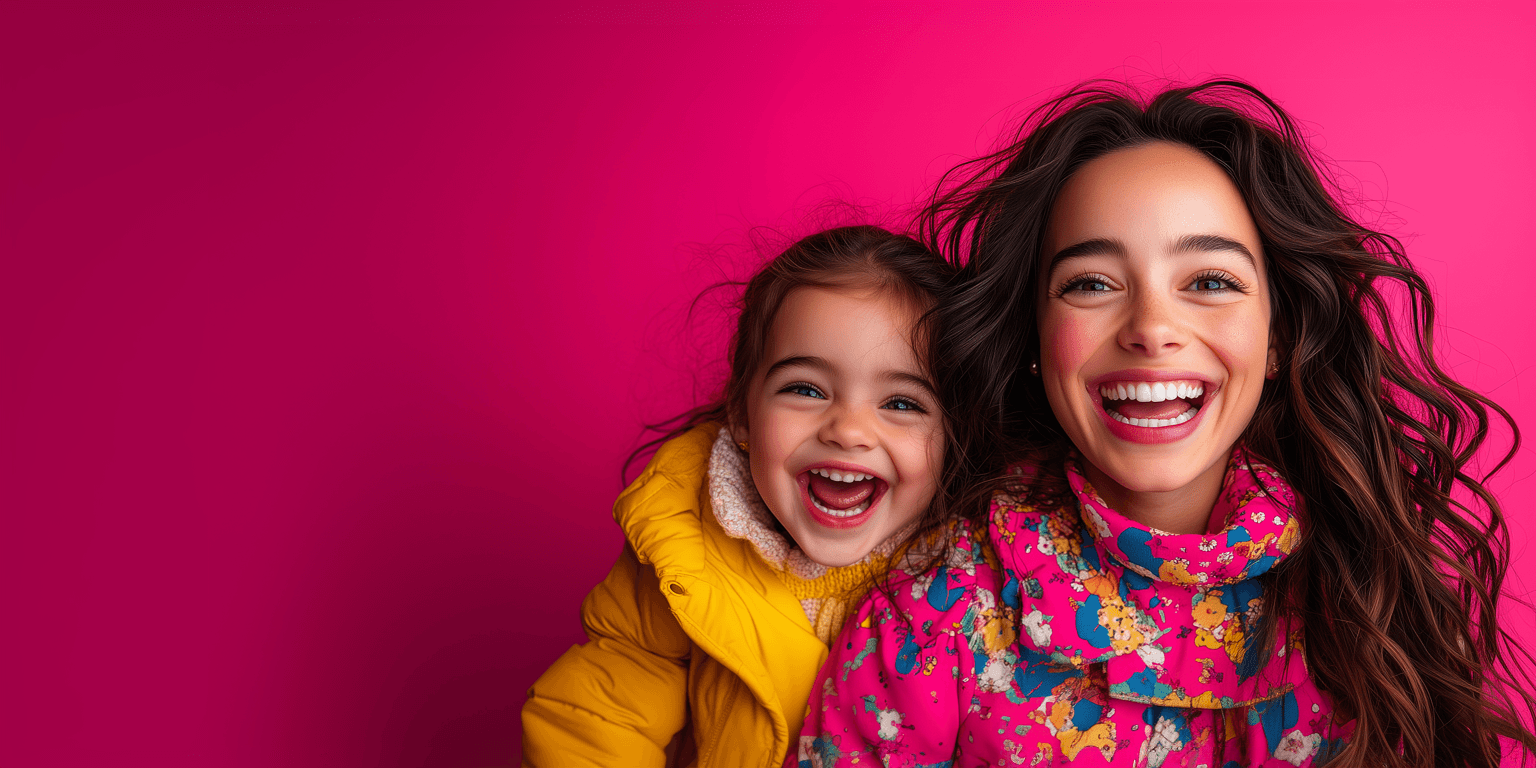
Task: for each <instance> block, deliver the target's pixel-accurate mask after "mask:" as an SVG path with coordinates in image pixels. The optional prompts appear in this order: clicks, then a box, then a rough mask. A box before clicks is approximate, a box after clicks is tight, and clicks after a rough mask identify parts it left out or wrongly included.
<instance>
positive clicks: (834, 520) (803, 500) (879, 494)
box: [796, 461, 890, 530]
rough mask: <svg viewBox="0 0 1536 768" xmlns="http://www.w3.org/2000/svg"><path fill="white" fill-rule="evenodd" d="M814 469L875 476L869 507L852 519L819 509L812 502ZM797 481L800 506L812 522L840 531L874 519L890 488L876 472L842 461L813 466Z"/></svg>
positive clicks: (802, 471)
mask: <svg viewBox="0 0 1536 768" xmlns="http://www.w3.org/2000/svg"><path fill="white" fill-rule="evenodd" d="M813 469H829V470H835V471H838V472H858V473H861V474H865V475H875V478H876V481H875V493H874V495H873V496H871V497H870V499H869V507H868V508H866V509H865V510H864V511H863V512H860V513H858V514H857V515H852V516H850V517H834V516H832V515H829V514H827V513H825V512H823V511H821V510H819V509H817V508H816V505H815V504H814V503H813V502H812V501H811V470H813ZM796 481H797V483H798V484H799V486H800V504H801V506H803V507H804V508H805V512H806V514H807V515H809V516H810V518H811V520H813V521H815V522H816V524H817V525H820V526H822V527H825V528H836V529H840V530H846V529H849V528H857V527H859V526H861V525H863V524H864V523H867V522H869V520H870V518H872V517H874V514H875V508H876V507H879V506H880V502H881V501H882V500H883V499H884V498H885V492H886V490H887V489H889V488H890V484H889V483H887V482H886V481H885V480H884V479H882V478H880V476H879V475H876V474H875V473H874V472H871V471H869V470H868V469H866V468H864V467H861V466H859V465H857V464H848V463H846V462H841V461H823V462H818V463H816V464H812V465H811V466H808V467H806V468H805V469H803V470H801V471H800V474H799V475H798V476H796Z"/></svg>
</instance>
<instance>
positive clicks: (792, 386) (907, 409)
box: [778, 381, 928, 413]
mask: <svg viewBox="0 0 1536 768" xmlns="http://www.w3.org/2000/svg"><path fill="white" fill-rule="evenodd" d="M778 394H781V395H798V396H800V397H805V398H810V399H813V400H826V399H828V398H827V395H826V393H824V392H822V391H821V388H820V387H818V386H816V385H815V384H808V383H806V382H803V381H796V382H791V383H789V384H785V385H784V386H782V387H780V388H779V389H778ZM880 407H881V408H883V409H885V410H890V411H896V412H898V413H928V409H927V408H926V407H924V406H923V404H922V403H920V402H918V401H917V400H914V399H913V398H910V397H907V396H906V395H894V396H892V397H890V398H887V399H886V401H885V402H883V403H881V404H880Z"/></svg>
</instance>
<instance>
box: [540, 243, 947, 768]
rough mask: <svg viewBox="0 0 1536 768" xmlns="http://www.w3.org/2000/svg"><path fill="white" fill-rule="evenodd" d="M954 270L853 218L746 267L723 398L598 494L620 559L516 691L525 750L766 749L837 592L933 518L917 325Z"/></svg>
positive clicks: (816, 662) (764, 758)
mask: <svg viewBox="0 0 1536 768" xmlns="http://www.w3.org/2000/svg"><path fill="white" fill-rule="evenodd" d="M951 274H952V270H951V268H950V267H949V266H948V265H947V264H946V263H945V262H944V261H943V260H942V259H940V258H939V257H937V256H935V255H934V254H933V253H932V252H931V251H929V250H927V249H926V248H924V247H923V246H921V245H920V244H918V243H917V242H916V241H914V240H912V239H911V238H908V237H903V236H899V235H895V234H892V233H890V232H887V231H885V230H883V229H880V228H878V227H872V226H856V227H843V228H838V229H832V230H828V231H825V232H821V233H819V234H816V235H812V236H810V237H807V238H805V239H803V240H801V241H799V242H797V243H795V244H794V245H793V246H791V247H790V248H789V249H788V250H786V251H785V252H784V253H782V254H780V255H779V256H778V257H777V258H775V259H774V260H773V261H771V262H769V263H768V264H767V265H766V266H765V267H764V268H763V269H762V270H761V271H760V272H759V273H758V274H757V275H756V276H754V277H753V278H752V280H751V281H750V282H749V283H748V284H747V288H746V291H745V294H744V296H743V298H742V305H741V316H740V319H739V321H738V323H737V327H736V332H735V334H734V335H733V337H732V340H731V354H730V366H731V370H730V378H729V380H728V382H727V384H726V387H725V392H724V394H723V395H722V397H721V399H720V400H719V401H718V402H716V403H714V404H713V405H712V406H709V407H706V408H703V409H700V410H699V411H696V412H694V414H693V415H692V417H691V418H689V419H688V424H687V425H685V427H683V428H681V429H679V433H682V434H681V436H679V437H676V438H675V439H673V440H671V441H670V442H667V443H666V444H665V445H664V446H662V448H661V449H660V450H658V451H657V452H656V455H655V456H654V457H653V459H652V460H651V463H650V465H649V466H648V467H646V469H645V471H644V472H643V473H642V474H641V475H640V477H639V478H638V479H636V480H635V482H634V483H632V484H631V485H630V486H629V488H628V489H626V490H625V491H624V493H623V494H622V495H620V497H619V500H618V503H617V504H615V506H614V518H615V519H616V520H617V521H618V523H619V525H620V527H622V528H623V529H624V534H625V539H626V546H625V549H624V553H623V555H622V556H621V557H620V558H619V561H618V563H617V564H615V565H614V567H613V570H612V571H611V572H610V573H609V575H608V578H607V579H606V580H605V581H604V582H603V583H602V584H600V585H598V587H597V588H596V589H594V590H593V591H592V593H591V594H590V595H588V596H587V599H586V601H585V602H584V603H583V605H582V621H583V624H584V626H585V627H586V631H587V636H588V637H589V638H590V639H589V641H588V642H587V643H586V644H585V645H581V646H576V647H573V648H572V649H571V650H570V651H568V652H566V654H565V655H563V656H561V657H560V659H558V660H557V661H556V662H555V663H554V665H553V666H551V667H550V668H549V670H548V671H546V672H545V673H544V675H543V676H542V677H540V678H539V680H538V681H537V682H536V683H535V684H534V686H533V689H532V690H531V691H530V692H529V697H528V702H527V704H526V705H524V708H523V727H524V736H523V760H524V765H527V766H546V765H547V766H573V765H588V766H661V765H664V764H675V765H691V764H694V761H697V765H700V766H716V765H719V766H726V765H731V766H735V765H741V766H747V765H759V766H764V765H773V764H775V763H777V762H778V760H779V758H780V756H782V755H783V754H784V753H785V751H786V750H787V749H788V747H789V744H790V740H791V738H792V737H793V736H794V735H795V734H798V733H799V731H800V721H801V717H802V716H803V714H804V712H805V702H806V699H807V697H808V696H809V694H810V687H811V683H812V681H813V680H814V678H815V676H816V670H817V668H818V667H819V666H820V665H821V661H822V659H824V658H825V657H826V654H827V643H828V642H829V641H830V640H831V638H832V637H834V636H835V635H836V633H837V631H838V629H839V627H840V625H841V623H842V620H843V617H844V615H845V612H846V610H847V608H848V607H849V606H851V605H853V604H855V603H857V601H858V600H859V598H861V597H862V595H863V593H864V591H865V590H867V589H868V588H869V587H870V586H871V585H872V584H873V583H874V581H875V579H876V578H877V577H879V576H881V575H883V574H884V572H885V571H886V568H887V564H888V563H889V561H890V559H891V558H892V557H893V555H897V554H898V553H900V552H901V551H902V546H901V545H902V544H903V543H904V542H906V541H908V540H909V539H910V538H911V537H913V536H914V535H915V534H920V533H922V532H923V531H925V530H932V529H934V528H936V526H937V525H938V524H939V523H940V522H941V519H942V516H941V514H940V509H941V507H942V504H938V503H934V499H935V496H936V494H937V493H938V492H939V490H940V488H939V486H940V479H941V472H942V470H943V464H944V453H945V450H944V449H945V440H946V432H945V429H944V417H943V410H942V408H941V406H940V403H939V401H938V399H937V395H936V391H935V385H934V384H933V382H932V380H931V377H930V375H929V372H928V365H927V359H928V355H927V354H926V345H927V338H928V335H927V333H926V331H925V330H924V324H923V322H922V320H923V317H924V316H925V314H926V313H927V311H928V310H929V309H930V308H931V307H932V305H933V302H934V299H935V297H936V295H937V294H938V292H939V291H940V290H941V289H942V288H944V287H945V285H946V284H947V283H948V281H949V279H950V277H951ZM690 427H691V428H690ZM685 430H686V431H685ZM939 495H942V494H939Z"/></svg>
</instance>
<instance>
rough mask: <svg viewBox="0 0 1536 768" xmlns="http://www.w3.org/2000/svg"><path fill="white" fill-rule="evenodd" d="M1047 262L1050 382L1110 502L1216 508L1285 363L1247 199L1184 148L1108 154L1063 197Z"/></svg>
mask: <svg viewBox="0 0 1536 768" xmlns="http://www.w3.org/2000/svg"><path fill="white" fill-rule="evenodd" d="M1043 254H1044V255H1045V256H1046V257H1047V258H1048V259H1049V262H1048V263H1047V264H1046V265H1045V266H1044V268H1045V269H1046V279H1045V281H1044V283H1043V290H1044V292H1045V295H1044V296H1043V297H1041V302H1040V304H1039V306H1040V317H1039V319H1040V347H1041V357H1040V376H1041V379H1042V382H1043V384H1044V385H1045V392H1046V395H1047V397H1048V398H1049V399H1050V403H1051V410H1052V411H1053V412H1054V413H1055V415H1056V418H1057V420H1058V421H1059V422H1060V423H1061V425H1062V427H1063V429H1065V431H1066V433H1067V435H1068V436H1069V437H1070V438H1071V439H1072V443H1073V444H1074V445H1075V446H1077V449H1078V450H1079V451H1081V452H1082V454H1083V456H1084V458H1086V459H1087V461H1088V463H1089V464H1090V465H1091V466H1090V467H1087V468H1085V471H1087V472H1088V474H1089V478H1090V479H1091V480H1092V481H1093V482H1094V484H1095V486H1097V487H1098V488H1099V490H1100V492H1101V493H1104V495H1105V497H1106V500H1108V501H1110V502H1111V503H1115V502H1116V501H1117V498H1116V497H1119V500H1124V499H1126V498H1127V495H1128V494H1135V493H1159V492H1170V491H1180V490H1184V489H1188V488H1192V487H1196V486H1199V487H1206V486H1209V488H1210V490H1211V492H1212V493H1214V490H1215V489H1216V488H1219V487H1220V481H1221V477H1222V475H1223V474H1224V472H1225V469H1226V462H1227V459H1228V458H1229V456H1230V455H1231V451H1232V447H1233V444H1234V443H1236V441H1237V439H1238V437H1239V436H1240V435H1241V434H1242V432H1243V430H1244V428H1246V427H1247V426H1248V422H1249V420H1250V419H1252V418H1253V413H1254V410H1255V409H1256V408H1257V407H1258V403H1259V393H1260V391H1261V390H1262V389H1263V385H1264V379H1265V376H1266V373H1267V371H1268V369H1269V366H1270V365H1271V364H1272V363H1273V362H1274V360H1275V353H1274V351H1273V349H1272V348H1271V346H1270V338H1269V316H1270V307H1269V286H1268V284H1267V281H1266V278H1265V273H1264V253H1263V250H1262V248H1261V246H1260V241H1259V233H1258V230H1257V229H1256V228H1255V226H1254V224H1253V219H1252V218H1251V217H1250V216H1249V215H1248V208H1247V206H1246V205H1245V204H1244V202H1243V197H1242V195H1241V194H1240V193H1239V192H1238V190H1237V188H1236V187H1235V186H1234V185H1233V184H1232V182H1231V180H1229V179H1228V178H1227V176H1226V174H1225V173H1223V172H1222V170H1221V169H1220V168H1219V167H1218V166H1217V165H1216V164H1215V163H1213V162H1211V161H1210V160H1209V159H1207V158H1206V157H1205V156H1204V155H1202V154H1200V153H1198V152H1196V151H1195V150H1193V149H1190V148H1188V147H1184V146H1181V145H1176V144H1171V143H1165V142H1164V143H1154V144H1149V145H1146V146H1142V147H1137V148H1134V149H1127V150H1121V151H1118V152H1114V153H1112V154H1109V155H1105V156H1104V157H1101V158H1098V159H1096V160H1094V161H1092V162H1089V163H1087V164H1085V165H1084V166H1083V167H1082V169H1081V170H1079V171H1078V172H1077V173H1076V174H1075V175H1074V176H1073V177H1072V178H1071V179H1069V180H1068V181H1067V184H1066V185H1065V186H1064V187H1063V189H1062V192H1061V196H1060V197H1059V198H1058V199H1057V201H1056V206H1055V208H1054V209H1052V211H1051V219H1050V222H1049V226H1048V227H1047V229H1046V236H1045V248H1044V251H1043ZM1213 498H1214V496H1213ZM1207 511H1208V510H1207Z"/></svg>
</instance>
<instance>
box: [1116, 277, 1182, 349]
mask: <svg viewBox="0 0 1536 768" xmlns="http://www.w3.org/2000/svg"><path fill="white" fill-rule="evenodd" d="M1118 340H1119V342H1120V346H1121V348H1122V349H1125V350H1128V351H1131V352H1135V353H1137V354H1140V355H1145V356H1147V357H1157V356H1159V355H1162V354H1165V353H1167V352H1172V351H1175V350H1178V349H1180V348H1182V347H1183V346H1184V344H1185V341H1186V339H1185V330H1184V326H1183V323H1182V322H1181V321H1180V319H1179V316H1178V310H1177V308H1176V307H1175V306H1174V305H1173V301H1172V300H1171V299H1170V298H1168V297H1166V296H1161V295H1158V294H1157V293H1155V292H1143V293H1142V294H1141V295H1139V296H1137V297H1136V298H1135V300H1134V301H1132V302H1131V303H1130V309H1129V315H1128V316H1127V317H1126V318H1125V322H1124V323H1123V324H1121V326H1120V333H1119V338H1118Z"/></svg>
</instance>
